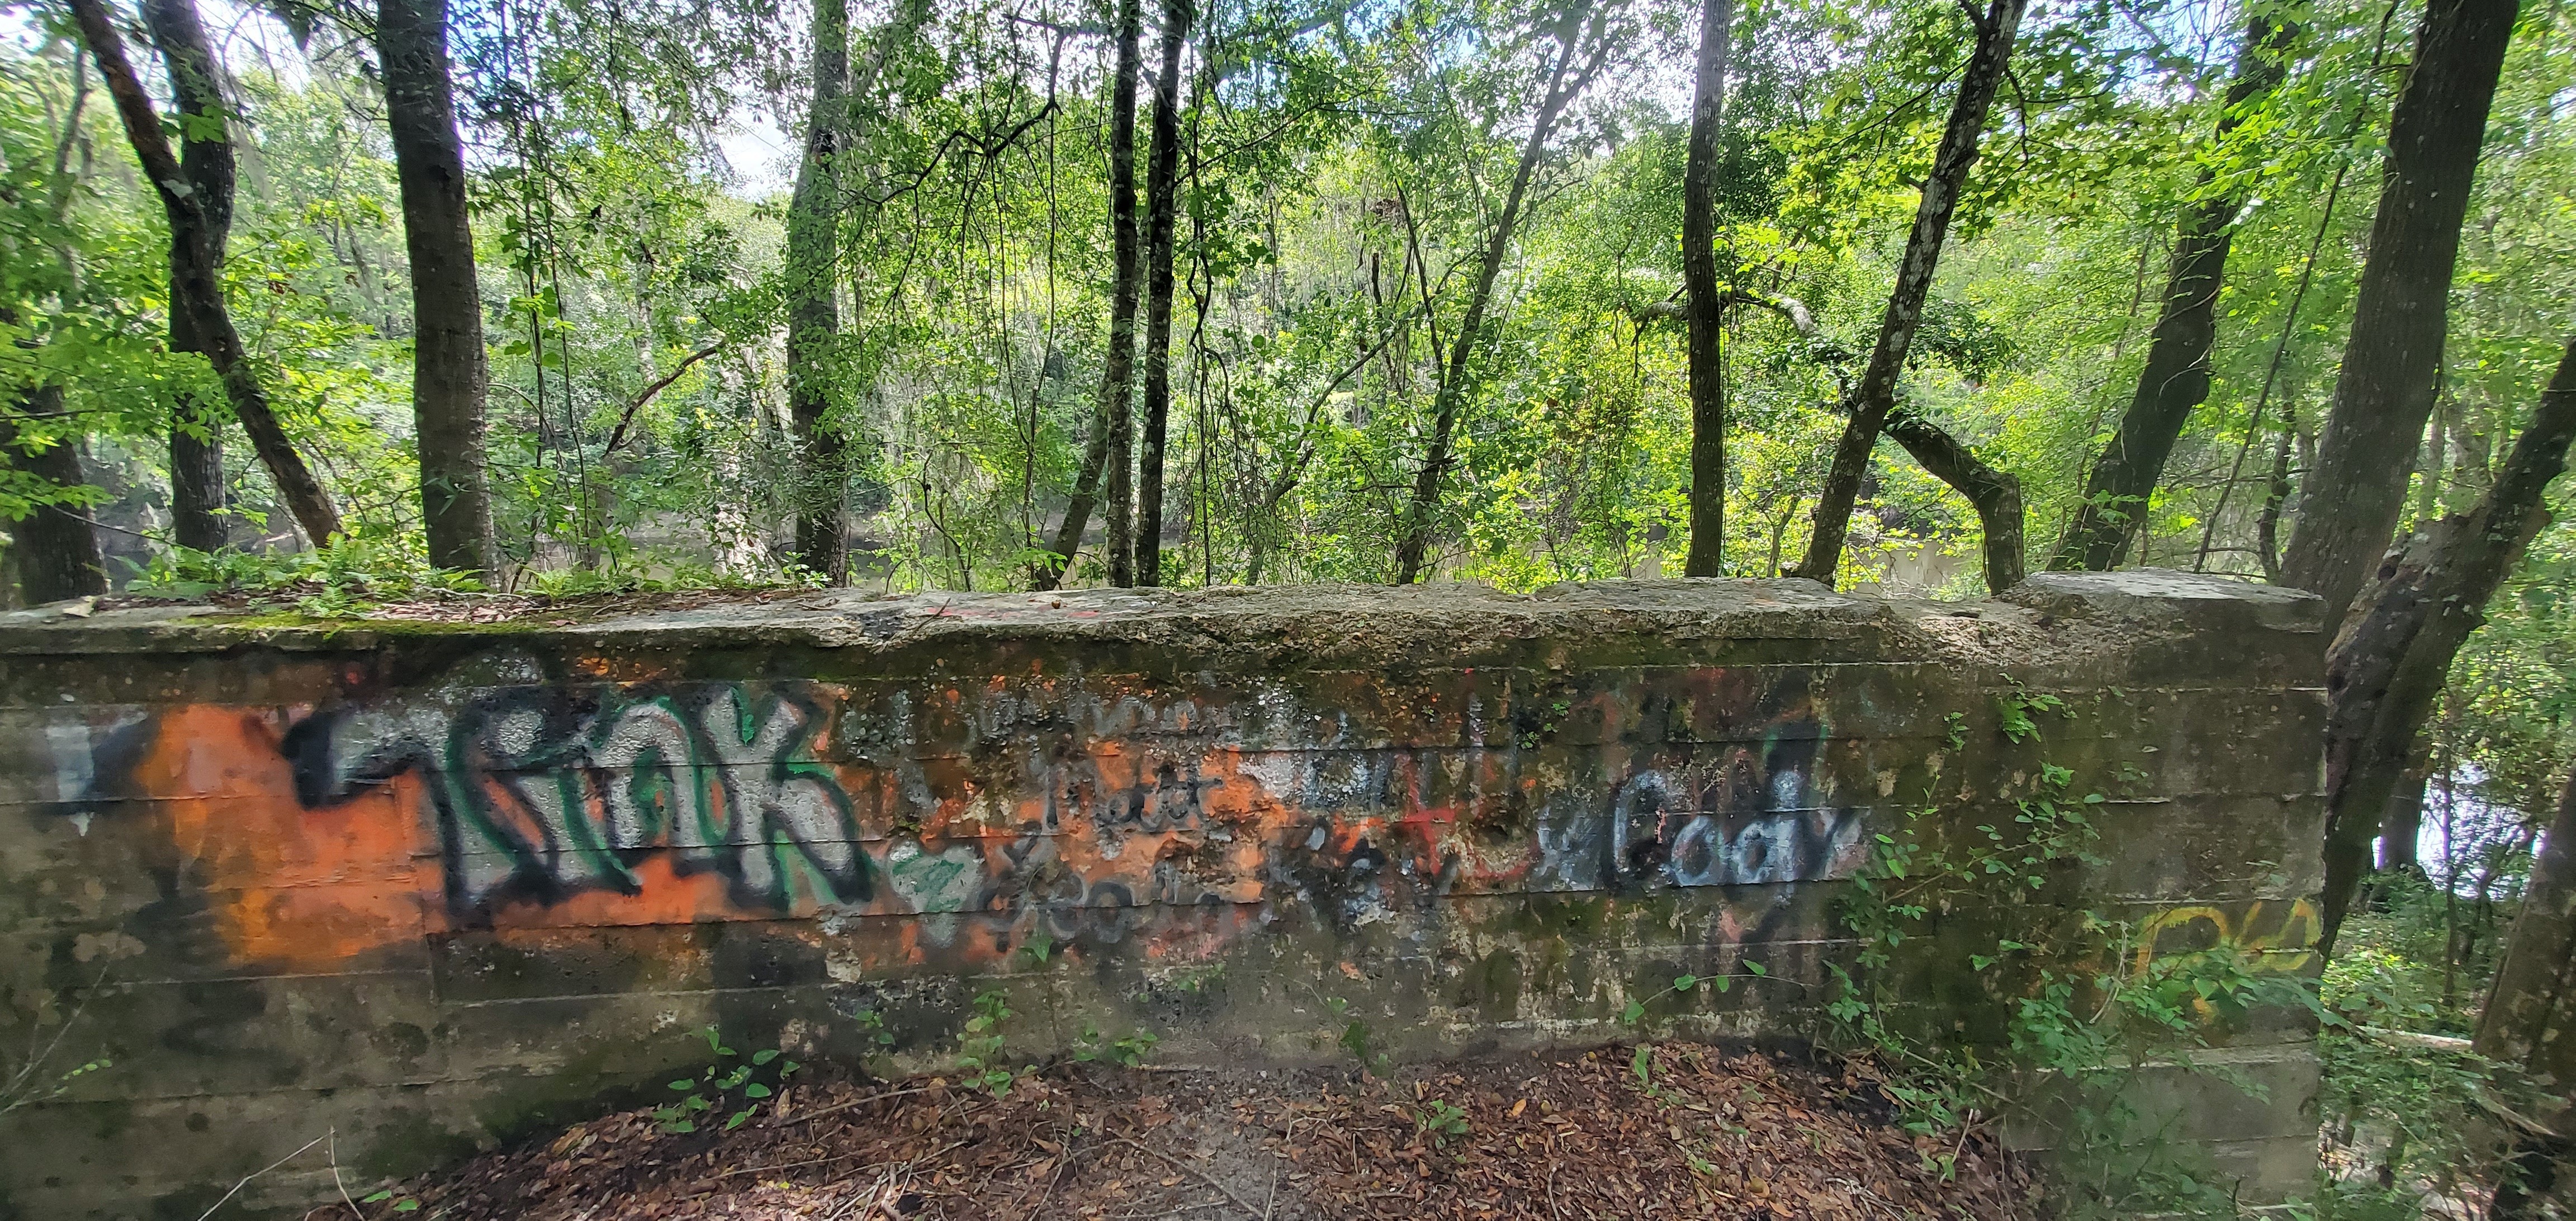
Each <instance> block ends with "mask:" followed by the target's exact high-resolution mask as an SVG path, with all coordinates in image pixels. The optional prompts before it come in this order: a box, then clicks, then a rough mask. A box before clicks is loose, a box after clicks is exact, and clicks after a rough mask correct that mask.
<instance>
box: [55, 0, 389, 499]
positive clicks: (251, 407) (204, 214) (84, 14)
mask: <svg viewBox="0 0 2576 1221" xmlns="http://www.w3.org/2000/svg"><path fill="white" fill-rule="evenodd" d="M70 2H71V8H72V18H73V20H74V21H75V22H77V23H78V24H79V26H80V32H81V41H83V42H85V43H87V44H89V51H90V55H91V57H92V58H94V59H96V60H97V61H98V73H99V76H100V78H102V79H103V80H105V81H106V82H107V91H108V94H109V95H110V96H111V97H114V98H115V99H116V111H117V117H118V118H119V119H120V120H122V121H123V123H124V125H125V137H126V141H127V142H128V143H130V144H132V145H133V146H134V158H135V160H136V161H139V162H141V163H142V165H143V173H144V177H146V178H148V179H149V180H151V183H152V186H153V189H154V191H155V192H156V193H157V194H159V195H160V197H161V210H162V211H163V213H165V214H166V215H167V216H168V218H169V222H170V309H171V313H173V314H174V315H175V314H184V315H186V319H187V321H186V324H185V325H186V327H187V332H186V333H187V335H188V337H189V338H190V339H191V340H192V341H194V342H195V343H196V344H197V348H196V350H197V351H200V352H202V353H203V354H204V355H205V357H206V362H207V363H208V364H210V365H212V366H214V370H215V375H216V376H217V377H218V378H220V379H221V380H222V382H223V386H224V397H225V399H226V401H228V402H229V403H231V405H232V409H233V414H234V415H235V416H236V417H238V418H239V419H240V420H241V423H242V431H243V432H244V433H246V434H248V435H249V437H250V444H251V449H252V451H253V452H255V453H257V454H258V455H259V460H260V464H261V465H263V466H265V467H267V468H268V475H269V478H270V479H271V480H272V481H273V482H275V483H276V485H277V494H278V498H279V499H281V500H283V501H285V502H286V507H287V511H288V512H290V513H292V514H294V516H295V521H296V524H297V525H298V526H301V527H302V528H303V530H304V534H305V537H306V539H307V540H308V541H310V542H312V543H313V545H314V546H317V547H319V546H323V545H325V544H327V543H329V542H330V541H331V540H332V538H333V537H335V536H336V535H338V534H339V533H340V514H339V511H338V510H337V509H334V508H333V507H332V506H331V498H330V497H329V496H328V495H327V494H325V493H324V492H323V490H322V484H321V482H320V481H319V480H317V479H315V478H314V477H313V472H312V471H311V470H310V469H309V468H307V467H306V466H305V465H304V459H303V457H302V456H301V455H299V454H297V453H296V452H295V445H294V443H293V442H291V441H289V440H288V439H287V437H286V430H285V429H284V428H282V427H280V426H279V425H278V422H277V416H276V415H275V414H274V413H272V412H271V411H270V410H269V408H268V395H267V393H266V392H265V391H263V390H262V389H260V385H259V375H258V371H257V370H255V369H253V368H252V367H251V362H250V356H249V354H248V353H247V352H245V351H243V349H242V342H241V335H240V333H239V332H237V331H235V330H234V329H233V317H232V311H231V310H230V309H228V308H226V306H225V304H224V286H223V278H222V272H221V265H222V252H223V244H222V239H223V228H224V226H225V225H226V224H228V223H229V218H230V215H231V208H232V192H231V176H230V174H229V173H226V174H224V176H223V187H224V189H223V190H222V191H221V192H220V193H218V192H214V191H200V190H198V189H196V187H195V186H194V185H193V181H192V179H191V178H190V177H189V175H188V173H187V171H186V170H184V169H183V168H181V166H180V163H179V159H178V158H177V157H175V156H173V155H172V154H171V152H170V144H169V141H168V139H167V138H165V137H164V136H163V135H162V134H161V116H160V114H159V113H158V112H157V111H155V110H154V108H153V105H152V98H151V95H149V94H147V93H145V92H144V91H143V82H142V81H141V80H140V79H139V78H138V77H136V75H135V73H134V65H133V63H132V62H131V61H129V60H128V59H126V57H125V41H124V40H123V39H121V38H119V37H117V34H116V27H115V26H114V25H113V24H111V23H110V22H109V20H108V16H107V9H106V8H105V7H104V6H103V5H102V4H101V3H100V0H70ZM168 2H169V3H171V4H172V5H174V6H176V7H178V8H181V9H183V10H184V11H185V13H186V16H187V17H188V18H189V19H190V20H189V21H188V23H187V25H188V27H189V28H188V29H179V28H174V29H173V30H172V31H171V33H172V34H173V35H175V36H177V37H180V38H185V37H187V36H188V34H189V32H190V30H193V32H194V35H195V46H196V48H197V51H198V52H199V54H198V55H197V56H196V62H200V63H205V64H211V63H213V56H212V54H211V53H209V52H206V51H205V45H206V44H205V31H204V29H203V28H202V27H200V26H196V25H195V22H194V20H193V19H194V17H195V10H194V9H193V8H191V7H188V6H187V0H168ZM158 36H159V35H158V34H157V33H156V37H158ZM213 121H219V119H218V118H212V117H200V118H199V119H197V120H196V121H195V122H194V123H193V124H192V125H194V126H197V127H198V129H199V130H201V131H202V130H204V128H203V124H204V123H206V122H213ZM173 329H174V331H175V330H176V329H177V328H175V327H174V328H173Z"/></svg>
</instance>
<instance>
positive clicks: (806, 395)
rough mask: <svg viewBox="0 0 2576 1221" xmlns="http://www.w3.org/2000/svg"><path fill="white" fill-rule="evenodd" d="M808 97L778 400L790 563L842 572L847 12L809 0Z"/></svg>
mask: <svg viewBox="0 0 2576 1221" xmlns="http://www.w3.org/2000/svg"><path fill="white" fill-rule="evenodd" d="M813 37H814V61H813V65H812V66H813V73H814V80H813V96H812V99H811V101H810V102H809V104H808V105H807V107H806V111H805V151H804V156H803V158H802V159H801V160H800V161H799V162H798V164H797V167H796V186H795V188H794V190H793V192H792V193H791V194H790V195H789V196H788V201H787V252H786V253H787V407H788V418H789V421H790V422H791V424H792V425H793V427H794V428H795V430H796V452H797V457H798V466H799V467H800V470H799V471H798V478H797V481H796V562H797V563H799V564H802V565H804V566H805V567H806V568H807V569H808V570H811V571H813V572H819V573H822V574H823V575H824V576H825V577H826V578H827V579H829V580H830V581H831V582H832V583H833V584H835V585H839V584H842V583H844V582H845V581H847V580H848V579H849V572H848V569H849V529H848V522H847V513H846V505H845V503H844V502H845V501H846V500H847V498H848V497H847V489H848V485H849V471H848V470H847V468H846V459H847V452H848V451H847V448H846V447H845V446H844V445H843V443H842V438H841V434H840V432H839V431H838V430H836V429H835V428H833V427H832V425H831V423H830V422H829V421H828V420H827V419H826V418H825V417H826V416H828V415H829V414H830V413H831V410H832V394H831V385H832V375H831V365H832V362H833V360H834V358H835V357H836V356H837V355H838V354H839V353H838V348H839V340H840V333H841V307H840V297H839V285H840V265H841V259H840V226H841V175H840V151H841V133H842V128H843V125H844V120H845V119H846V118H847V111H848V110H849V91H850V14H849V6H848V5H847V3H846V2H845V0H815V4H814V31H813Z"/></svg>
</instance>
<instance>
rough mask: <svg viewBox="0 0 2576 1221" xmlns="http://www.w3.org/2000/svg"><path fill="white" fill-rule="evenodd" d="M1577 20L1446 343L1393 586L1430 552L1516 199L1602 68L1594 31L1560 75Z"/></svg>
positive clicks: (1603, 39)
mask: <svg viewBox="0 0 2576 1221" xmlns="http://www.w3.org/2000/svg"><path fill="white" fill-rule="evenodd" d="M1577 18H1579V14H1578V15H1577V17H1576V18H1569V19H1568V23H1567V26H1566V30H1565V34H1564V35H1563V36H1562V37H1561V38H1559V39H1558V42H1557V55H1556V65H1555V67H1554V68H1552V69H1550V70H1549V73H1548V80H1547V91H1546V92H1545V93H1543V94H1541V95H1540V98H1539V107H1538V115H1537V117H1536V118H1535V119H1534V120H1532V121H1531V123H1530V134H1529V142H1528V143H1527V144H1525V145H1523V146H1522V147H1521V159H1520V164H1519V165H1518V166H1517V167H1515V168H1514V169H1513V171H1512V186H1511V190H1510V191H1509V192H1507V193H1506V194H1505V195H1504V196H1503V208H1502V211H1501V212H1500V213H1499V214H1497V215H1496V216H1495V218H1494V232H1493V235H1492V236H1491V237H1490V238H1488V239H1487V240H1486V243H1485V258H1484V262H1483V264H1482V266H1480V267H1479V268H1478V269H1477V272H1476V283H1475V285H1474V286H1473V287H1472V288H1470V289H1469V290H1468V294H1467V312H1466V315H1465V316H1464V317H1462V318H1460V319H1459V320H1458V335H1457V338H1456V339H1455V340H1453V341H1452V342H1451V344H1450V346H1449V363H1448V366H1447V369H1446V372H1445V373H1444V374H1443V375H1442V377H1441V379H1440V389H1439V391H1438V392H1437V393H1436V394H1435V395H1434V396H1433V408H1432V423H1431V447H1430V451H1429V453H1428V454H1426V455H1425V456H1424V458H1423V462H1422V469H1421V470H1420V471H1418V472H1416V473H1415V475H1414V479H1413V500H1412V503H1411V504H1410V505H1409V506H1408V507H1407V510H1406V512H1405V520H1404V526H1403V535H1402V537H1401V538H1400V539H1399V540H1398V541H1397V543H1396V551H1395V583H1396V584H1398V585H1410V584H1412V583H1414V582H1415V581H1417V580H1420V579H1421V577H1422V570H1423V561H1424V559H1425V558H1426V557H1427V556H1428V555H1429V554H1430V550H1431V533H1432V528H1433V523H1432V520H1431V519H1432V515H1433V514H1434V513H1435V512H1436V511H1437V510H1438V509H1439V507H1440V480H1441V477H1442V476H1443V475H1444V474H1446V473H1447V471H1448V467H1449V445H1450V441H1451V440H1452V438H1454V437H1455V436H1456V435H1457V431H1458V413H1459V411H1460V410H1461V409H1463V408H1464V407H1465V405H1466V401H1467V393H1468V385H1467V370H1468V365H1469V362H1470V361H1472V360H1473V359H1474V357H1475V354H1476V348H1477V346H1478V344H1479V342H1480V340H1481V339H1482V338H1483V335H1484V330H1485V313H1486V311H1487V310H1488V309H1490V308H1491V307H1492V304H1493V297H1494V282H1495V281H1496V280H1497V279H1499V278H1501V276H1502V273H1503V259H1504V257H1505V256H1506V255H1507V254H1509V253H1510V250H1511V244H1512V231H1513V230H1514V229H1516V228H1518V227H1519V225H1520V222H1521V213H1522V205H1523V204H1524V203H1526V202H1527V201H1528V199H1529V184H1530V178H1531V176H1532V175H1534V174H1536V173H1537V172H1538V162H1539V158H1540V157H1541V156H1542V155H1544V154H1545V153H1546V152H1547V137H1548V134H1549V133H1550V132H1551V131H1553V130H1554V129H1555V127H1556V120H1557V116H1559V115H1561V114H1563V113H1564V112H1565V106H1566V103H1568V102H1571V101H1573V100H1574V96H1575V95H1576V94H1578V93H1581V92H1583V88H1584V86H1586V85H1588V84H1590V83H1591V82H1592V75H1593V74H1594V73H1596V72H1599V71H1600V70H1601V65H1602V63H1603V61H1605V60H1607V59H1608V58H1609V55H1610V40H1609V38H1608V37H1607V36H1606V35H1600V36H1599V37H1598V41H1597V42H1596V44H1595V45H1594V47H1593V51H1592V58H1591V60H1590V62H1588V63H1586V64H1585V65H1584V66H1583V68H1582V70H1581V71H1579V72H1576V73H1574V75H1573V76H1572V78H1571V79H1569V78H1568V77H1567V75H1566V70H1567V69H1568V68H1570V67H1572V66H1573V64H1574V55H1575V51H1576V49H1577V46H1578V44H1579V42H1580V40H1581V37H1582V28H1583V27H1581V26H1580V25H1577V24H1575V20H1576V19H1577Z"/></svg>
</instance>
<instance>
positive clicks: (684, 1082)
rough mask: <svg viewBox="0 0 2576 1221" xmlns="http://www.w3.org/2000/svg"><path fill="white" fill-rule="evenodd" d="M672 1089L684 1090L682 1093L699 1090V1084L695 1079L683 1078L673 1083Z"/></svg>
mask: <svg viewBox="0 0 2576 1221" xmlns="http://www.w3.org/2000/svg"><path fill="white" fill-rule="evenodd" d="M671 1088H672V1089H675V1090H682V1091H687V1090H693V1089H696V1088H698V1083H697V1081H696V1080H695V1079H693V1078H688V1077H683V1078H681V1079H679V1080H677V1081H674V1082H672V1083H671Z"/></svg>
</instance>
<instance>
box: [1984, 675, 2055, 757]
mask: <svg viewBox="0 0 2576 1221" xmlns="http://www.w3.org/2000/svg"><path fill="white" fill-rule="evenodd" d="M1995 712H1996V721H1997V724H1998V726H1999V727H2000V728H2002V730H2003V731H2004V736H2005V737H2007V738H2010V739H2012V740H2013V741H2015V742H2028V741H2030V740H2032V739H2034V738H2037V737H2038V736H2039V722H2037V721H2035V720H2032V719H2031V715H2030V714H2032V713H2034V712H2054V713H2056V714H2057V715H2059V716H2062V717H2067V718H2072V717H2074V715H2075V710H2074V709H2072V708H2069V707H2067V706H2066V701H2065V700H2062V699H2059V698H2058V697H2056V696H2055V695H2051V694H2049V693H2048V692H2045V691H2030V690H2026V689H2024V688H2023V687H2022V686H2021V685H2020V684H2019V683H2015V684H2013V689H2012V691H2011V693H2010V694H2007V695H2001V696H1997V697H1996V698H1995Z"/></svg>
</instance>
